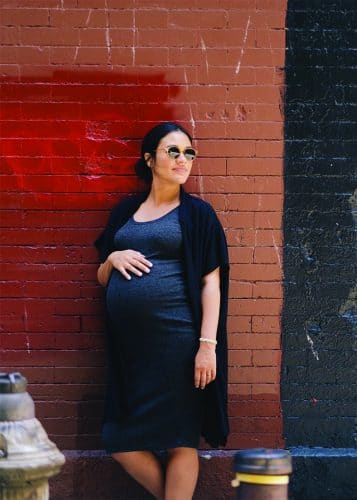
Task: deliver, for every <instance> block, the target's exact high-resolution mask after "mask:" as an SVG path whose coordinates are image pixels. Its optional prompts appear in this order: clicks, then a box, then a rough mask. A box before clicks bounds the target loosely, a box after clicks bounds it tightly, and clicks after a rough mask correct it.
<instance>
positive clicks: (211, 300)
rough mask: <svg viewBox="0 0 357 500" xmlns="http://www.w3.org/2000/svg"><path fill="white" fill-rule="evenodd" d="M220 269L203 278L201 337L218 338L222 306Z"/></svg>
mask: <svg viewBox="0 0 357 500" xmlns="http://www.w3.org/2000/svg"><path fill="white" fill-rule="evenodd" d="M220 299H221V294H220V288H219V269H216V270H215V271H213V272H212V273H210V274H209V275H208V276H205V278H204V280H203V287H202V291H201V301H202V324H201V337H204V338H208V339H211V340H216V337H217V327H218V319H219V308H220Z"/></svg>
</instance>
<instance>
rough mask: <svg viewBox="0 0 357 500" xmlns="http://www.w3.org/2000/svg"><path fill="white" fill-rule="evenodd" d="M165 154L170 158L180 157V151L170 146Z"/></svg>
mask: <svg viewBox="0 0 357 500" xmlns="http://www.w3.org/2000/svg"><path fill="white" fill-rule="evenodd" d="M167 154H168V155H169V157H170V158H178V157H179V156H180V150H179V149H178V148H176V147H175V146H172V147H171V148H169V149H168V150H167Z"/></svg>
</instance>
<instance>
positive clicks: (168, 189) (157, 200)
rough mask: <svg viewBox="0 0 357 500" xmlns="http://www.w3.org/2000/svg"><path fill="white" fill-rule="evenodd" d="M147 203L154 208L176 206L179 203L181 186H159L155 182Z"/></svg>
mask: <svg viewBox="0 0 357 500" xmlns="http://www.w3.org/2000/svg"><path fill="white" fill-rule="evenodd" d="M146 201H147V202H149V203H150V204H151V205H153V206H160V205H174V204H175V203H179V201H180V186H179V185H178V186H177V185H175V186H172V185H166V186H157V185H156V184H155V182H153V183H152V185H151V190H150V193H149V196H148V197H147V199H146Z"/></svg>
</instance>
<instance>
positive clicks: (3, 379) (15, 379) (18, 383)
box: [0, 372, 27, 394]
mask: <svg viewBox="0 0 357 500" xmlns="http://www.w3.org/2000/svg"><path fill="white" fill-rule="evenodd" d="M26 387H27V380H26V379H25V377H23V376H22V375H21V373H18V372H14V373H0V393H1V394H5V393H10V392H26Z"/></svg>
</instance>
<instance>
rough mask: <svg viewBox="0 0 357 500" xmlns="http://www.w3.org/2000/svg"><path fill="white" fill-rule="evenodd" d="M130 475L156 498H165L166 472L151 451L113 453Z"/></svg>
mask: <svg viewBox="0 0 357 500" xmlns="http://www.w3.org/2000/svg"><path fill="white" fill-rule="evenodd" d="M112 457H113V458H114V460H116V461H117V462H119V463H120V465H122V467H123V468H124V469H125V470H126V472H127V473H128V474H130V476H132V477H133V478H134V479H135V480H136V481H137V482H138V483H139V484H141V486H143V487H144V488H145V489H146V490H148V491H149V492H150V493H151V494H152V495H153V496H154V497H155V498H157V499H160V500H161V499H163V498H164V491H165V486H164V484H165V483H164V474H163V470H162V467H161V463H160V462H159V460H158V459H157V458H156V457H155V455H154V454H153V453H151V452H150V451H126V452H118V453H113V454H112Z"/></svg>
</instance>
